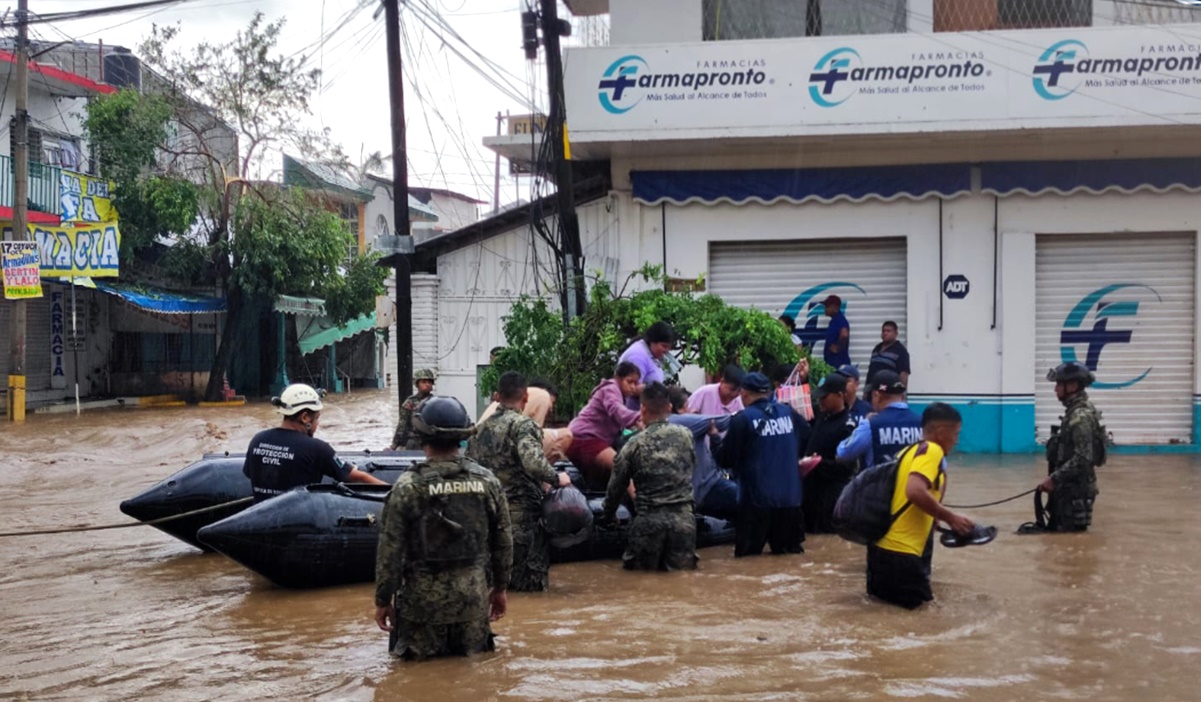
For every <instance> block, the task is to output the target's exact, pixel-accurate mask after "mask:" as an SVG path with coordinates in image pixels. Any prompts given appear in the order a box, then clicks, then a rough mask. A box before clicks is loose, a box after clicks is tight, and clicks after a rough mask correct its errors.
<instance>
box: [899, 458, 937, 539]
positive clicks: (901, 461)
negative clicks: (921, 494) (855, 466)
mask: <svg viewBox="0 0 1201 702" xmlns="http://www.w3.org/2000/svg"><path fill="white" fill-rule="evenodd" d="M918 446H921V442H918V443H916V444H913V445H912V446H910V447H909V448H907V449H905V450H904V451H902V452H901V454H900V455H899V456H897V470H898V471H899V470H900V469H901V464H902V463H904V461H905V456H906V455H907V454H909V453H912V452H913V451H914V450H916V449H917V447H918ZM940 475H941V469H940ZM894 489H895V486H894ZM912 504H913V503H912V502H910V501H909V500H905V504H903V505H901V508H900V509H898V510H897V511H896V512H893V513H892V520H891V521H890V522H889V523H888V525H889V527H891V526H892V525H893V524H896V523H897V520H898V519H900V518H901V515H902V514H905V511H906V510H908V509H909V507H910V506H911V505H912Z"/></svg>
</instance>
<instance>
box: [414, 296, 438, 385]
mask: <svg viewBox="0 0 1201 702" xmlns="http://www.w3.org/2000/svg"><path fill="white" fill-rule="evenodd" d="M418 368H433V369H437V368H438V276H436V275H430V274H428V273H416V274H414V275H413V369H414V370H416V369H418Z"/></svg>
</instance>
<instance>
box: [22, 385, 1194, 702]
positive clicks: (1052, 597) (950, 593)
mask: <svg viewBox="0 0 1201 702" xmlns="http://www.w3.org/2000/svg"><path fill="white" fill-rule="evenodd" d="M330 405H331V406H329V407H328V408H327V410H326V411H325V413H324V414H323V415H322V425H321V434H320V436H323V437H324V438H326V439H327V440H329V441H330V442H331V443H333V444H334V445H335V446H338V447H341V448H345V449H356V448H357V449H362V448H378V447H382V446H384V445H386V443H387V442H388V439H389V438H390V432H391V430H392V425H391V423H392V421H394V417H395V410H394V408H393V407H392V403H391V402H390V401H389V400H388V399H387V398H386V397H385V396H384V395H383V394H381V393H356V394H355V395H354V396H353V397H351V398H345V397H342V398H338V399H336V400H334V401H333V402H331V403H330ZM274 423H275V415H272V414H271V412H270V408H269V407H267V406H266V405H262V404H258V405H251V406H248V407H245V408H238V409H209V410H205V409H197V408H186V409H173V410H125V411H111V412H92V413H85V414H84V415H83V417H82V418H76V417H74V416H50V417H43V416H34V417H32V418H31V419H30V421H29V422H28V424H26V425H25V426H21V427H14V426H12V425H7V424H5V425H2V426H0V456H2V457H3V460H2V462H0V531H11V530H15V529H34V528H37V527H49V526H62V525H75V524H85V523H111V522H118V521H123V520H125V519H126V518H125V517H124V515H122V514H121V513H120V512H119V511H118V509H117V505H118V503H119V502H120V501H121V500H122V499H124V498H126V497H128V496H131V495H133V494H135V493H137V492H139V491H140V490H141V489H143V488H145V487H146V486H148V485H150V484H151V483H153V482H156V481H157V480H159V479H161V478H162V477H164V476H166V475H168V474H169V473H171V472H174V471H175V470H177V469H178V468H180V467H182V466H184V465H186V464H187V463H188V462H190V461H191V460H194V459H195V458H196V457H198V456H199V455H200V454H201V453H203V452H205V451H219V450H232V451H237V450H243V449H244V448H245V445H246V442H247V441H248V440H249V438H250V436H251V435H252V434H253V433H254V432H255V431H257V430H259V429H261V428H263V427H265V426H268V425H270V424H274ZM970 429H971V428H970V427H967V428H965V431H970ZM950 470H951V472H950V475H951V482H950V494H949V497H948V501H949V502H952V503H964V502H983V501H987V500H991V499H997V498H1000V497H1004V496H1007V495H1011V494H1015V493H1017V492H1020V491H1022V490H1024V489H1027V488H1029V487H1032V486H1033V485H1034V484H1035V483H1036V482H1037V479H1038V478H1039V477H1040V473H1041V472H1042V471H1043V468H1042V467H1041V465H1040V463H1039V461H1038V460H1036V459H1035V457H1026V456H1018V457H995V456H994V457H981V456H958V457H954V458H953V460H952V463H951V469H950ZM1100 480H1101V490H1102V495H1101V497H1100V501H1099V505H1098V510H1097V516H1096V520H1095V522H1094V529H1093V531H1091V532H1090V533H1088V534H1085V535H1071V536H1044V537H1031V536H1025V537H1018V536H1015V535H1013V534H1012V530H1013V529H1014V528H1015V527H1016V526H1017V524H1018V523H1020V522H1022V521H1024V520H1026V519H1029V518H1030V512H1031V506H1030V502H1029V500H1028V498H1023V499H1022V500H1020V501H1018V502H1014V503H1010V504H1007V505H1004V506H1000V507H993V508H988V509H981V510H976V511H974V512H973V513H972V514H973V515H974V516H975V517H977V518H978V520H980V521H983V522H985V523H992V524H996V525H997V526H998V527H1000V528H1001V532H1002V533H1001V535H1000V536H999V537H998V538H997V540H996V541H995V542H993V543H992V544H991V545H989V546H986V547H977V548H965V549H956V550H952V549H944V548H941V547H940V548H939V549H938V550H937V553H936V554H935V560H934V590H935V596H936V598H937V601H936V602H935V603H933V604H932V605H930V606H927V607H925V608H923V609H921V610H919V611H917V612H905V611H902V610H898V609H894V608H891V607H887V606H884V605H881V604H878V603H875V602H872V601H870V600H868V599H867V597H866V596H865V595H864V594H863V587H864V579H863V552H862V549H860V548H856V547H853V546H852V545H850V544H847V543H845V542H842V541H840V540H838V539H837V538H835V537H828V536H813V537H810V538H809V540H808V541H807V542H806V544H805V545H806V550H807V552H806V553H805V554H804V555H803V556H786V557H778V558H777V557H770V556H764V557H761V558H752V559H745V560H740V561H735V560H734V559H733V558H732V553H731V548H729V547H725V548H713V549H707V550H705V551H702V552H701V555H702V561H701V568H700V570H699V571H698V572H696V573H675V574H632V573H625V572H623V571H622V570H621V569H620V566H619V564H618V563H616V562H597V563H576V564H566V565H560V566H555V567H554V568H553V570H552V574H551V581H552V585H551V591H550V592H549V593H547V594H543V595H522V594H513V595H511V596H510V598H509V615H508V616H507V617H506V618H505V619H504V620H502V621H501V622H499V623H498V624H497V625H496V627H495V628H496V632H497V634H498V635H499V637H500V638H499V642H500V648H499V651H498V652H497V653H495V654H490V655H486V656H479V657H476V658H472V659H453V660H439V661H432V662H428V663H423V664H401V663H395V662H393V661H392V660H391V659H390V658H389V657H388V656H387V654H386V651H385V648H386V640H385V635H384V634H383V633H382V632H379V631H378V630H377V629H375V627H374V624H373V622H372V620H371V616H372V592H373V591H372V587H371V586H370V585H366V584H364V585H359V586H353V587H342V588H334V589H328V590H320V591H302V592H292V591H285V590H280V589H276V588H274V587H272V586H271V585H270V584H269V583H267V582H266V581H264V580H262V579H261V578H259V577H257V576H255V575H253V574H252V573H250V572H248V571H246V570H244V569H243V568H241V567H240V566H238V565H237V564H235V563H233V562H231V561H229V560H226V559H224V558H223V557H221V556H219V555H215V554H201V553H200V552H198V551H196V550H194V549H192V548H190V547H188V546H186V545H185V544H183V543H180V542H178V541H175V540H173V539H171V538H170V537H168V536H166V535H164V534H162V533H160V532H158V531H156V530H153V529H150V528H144V527H138V528H133V529H122V530H115V531H103V532H93V533H81V534H68V535H54V536H44V537H24V538H8V539H0V698H3V699H36V700H183V701H190V700H242V699H244V700H298V699H312V700H427V699H428V700H470V701H471V702H480V701H482V700H489V699H530V700H576V699H630V698H643V697H660V698H677V699H719V698H720V699H745V700H762V699H784V700H791V699H815V700H845V699H862V700H878V699H888V698H916V699H970V700H985V701H988V700H998V701H1000V700H1004V701H1006V702H1008V701H1010V700H1016V699H1068V700H1072V699H1080V700H1133V699H1147V700H1196V699H1199V698H1201V692H1199V691H1198V682H1199V681H1201V674H1199V673H1198V672H1197V671H1198V669H1199V666H1201V572H1199V571H1201V556H1199V553H1198V546H1197V544H1198V542H1199V541H1201V520H1199V519H1198V516H1197V500H1198V498H1199V497H1201V493H1199V486H1201V460H1198V459H1197V458H1194V457H1192V456H1183V455H1170V456H1115V457H1114V458H1113V459H1112V461H1111V463H1110V465H1109V466H1106V467H1105V468H1104V469H1103V470H1102V474H1101V478H1100Z"/></svg>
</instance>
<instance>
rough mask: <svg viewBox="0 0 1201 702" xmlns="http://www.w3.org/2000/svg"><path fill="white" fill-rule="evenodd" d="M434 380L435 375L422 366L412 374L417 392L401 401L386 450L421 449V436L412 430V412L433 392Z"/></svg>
mask: <svg viewBox="0 0 1201 702" xmlns="http://www.w3.org/2000/svg"><path fill="white" fill-rule="evenodd" d="M435 380H437V376H436V375H435V374H434V371H432V370H430V369H429V368H422V369H421V370H419V371H417V372H416V373H414V374H413V384H414V385H416V386H417V392H415V393H413V394H412V395H409V397H408V398H407V399H406V400H405V401H404V402H403V403H401V405H400V419H399V421H397V422H396V433H395V434H393V435H392V445H391V446H389V447H388V450H390V451H396V450H397V449H404V450H406V451H420V450H421V437H420V436H417V434H416V433H414V432H413V413H414V412H416V411H417V408H418V407H419V406H420V405H421V403H422V402H424V401H425V400H426V398H428V397H429V396H430V395H431V394H433V392H434V381H435Z"/></svg>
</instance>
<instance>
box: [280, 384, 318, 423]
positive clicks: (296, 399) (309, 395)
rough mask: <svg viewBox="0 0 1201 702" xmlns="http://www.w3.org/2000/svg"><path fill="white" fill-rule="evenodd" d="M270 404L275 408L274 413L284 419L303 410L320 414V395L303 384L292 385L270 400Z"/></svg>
mask: <svg viewBox="0 0 1201 702" xmlns="http://www.w3.org/2000/svg"><path fill="white" fill-rule="evenodd" d="M271 404H272V405H274V406H275V411H276V412H279V413H280V414H282V415H283V416H285V417H291V416H292V415H294V414H296V413H297V412H301V411H303V410H311V411H313V412H320V411H321V393H319V392H317V391H316V390H314V389H313V388H312V386H309V385H305V384H304V383H293V384H292V385H289V386H288V387H286V388H284V391H283V392H281V393H280V394H279V397H273V398H271Z"/></svg>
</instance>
